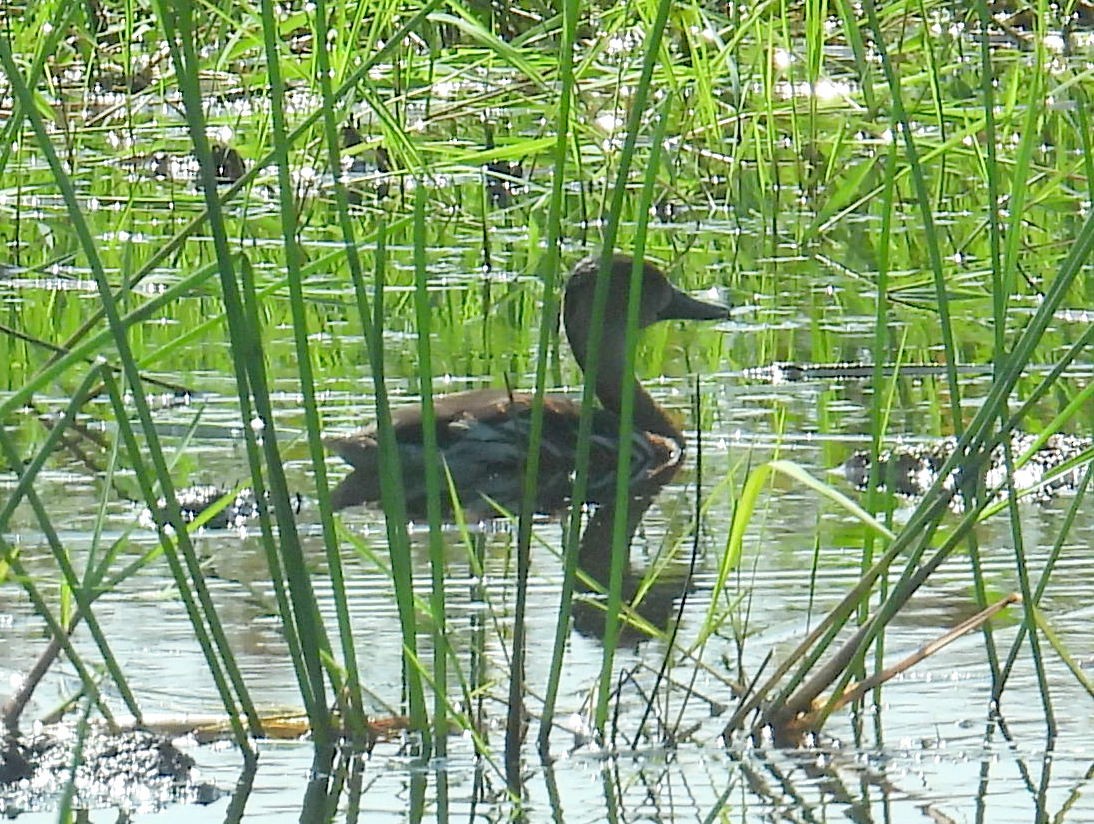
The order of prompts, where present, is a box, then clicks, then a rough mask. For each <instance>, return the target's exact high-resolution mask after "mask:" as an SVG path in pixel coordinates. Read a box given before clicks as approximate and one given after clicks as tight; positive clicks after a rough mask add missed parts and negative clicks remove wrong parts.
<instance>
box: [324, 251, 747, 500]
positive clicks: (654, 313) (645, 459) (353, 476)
mask: <svg viewBox="0 0 1094 824" xmlns="http://www.w3.org/2000/svg"><path fill="white" fill-rule="evenodd" d="M632 267H633V262H632V259H631V258H629V257H627V256H625V255H616V256H615V257H613V258H612V262H611V268H610V270H609V271H608V273H607V276H608V277H609V278H610V279H611V283H610V284H609V287H608V289H609V293H608V303H607V310H606V312H605V314H604V318H603V321H602V322H601V323H600V324H599V325H598V326H597V327H596V328H594V325H593V322H592V317H591V315H592V304H593V294H594V290H595V287H596V279H597V277H598V274H599V260H598V259H596V258H586V259H585V260H582V261H581V262H580V263H578V264H577V266H575V267H574V271H573V274H572V275H571V276H570V279H569V281H568V282H567V284H566V295H565V304H564V310H563V320H564V323H565V327H566V337H567V339H568V340H569V342H570V348H571V349H572V350H573V353H574V358H575V359H576V360H577V362H578V365H580V366H581V367H582V369H584V367H585V362H586V353H587V352H589V351H590V349H591V347H593V346H598V347H599V352H600V362H599V365H598V367H597V382H596V396H597V398H598V399H599V400H600V403H601V408H598V409H596V410H594V413H593V436H592V448H591V453H590V460H589V489H588V492H587V494H586V498H587V499H588V500H589V501H590V502H594V503H596V502H600V501H604V500H609V499H610V497H611V496H613V495H614V490H615V469H616V464H617V460H618V452H619V418H618V415H619V405H620V393H621V391H622V378H621V375H622V373H623V368H624V354H625V352H624V347H625V335H626V322H627V321H626V316H627V300H628V295H629V294H630V279H631V270H632ZM727 312H728V310H727V309H726V308H725V307H723V306H717V305H714V304H710V303H704V302H702V301H699V300H695V299H694V298H691V297H688V296H687V295H686V294H684V293H683V292H681V291H679V290H677V289H676V288H674V287H673V286H672V284H670V283H669V282H668V280H667V279H666V278H665V276H664V274H663V273H662V272H661V270H660V269H658V268H657V267H656V266H654V265H653V264H652V263H649V262H646V263H645V264H644V267H643V273H642V296H641V304H640V310H639V327H646V326H649V325H651V324H653V323H656V322H658V321H662V320H671V319H690V320H718V319H721V318H725V317H727ZM634 393H635V394H634V426H633V433H632V436H631V444H632V452H631V467H630V484H631V487H632V489H635V490H636V492H638V491H641V490H642V489H643V488H647V489H649V488H655V486H660V485H661V484H664V483H665V482H666V481H667V480H668V479H669V478H670V477H671V476H672V474H673V473H675V471H676V469H677V468H678V467H679V465H680V463H681V460H682V457H683V449H684V436H683V434H682V433H681V432H680V430H679V429H678V428H677V427H676V425H675V424H674V423H673V422H672V420H671V419H670V418H669V416H668V414H667V413H666V412H665V411H664V410H663V409H661V407H659V406H658V405H657V404H656V403H654V401H653V399H652V398H651V397H650V396H649V394H648V393H647V392H646V391H645V390H644V389H642V387H641V386H640V385H638V383H637V382H636V383H635V387H634ZM531 404H532V396H531V395H530V394H528V393H523V392H518V393H512V394H510V393H509V392H507V391H505V390H503V389H479V390H475V391H472V392H460V393H457V394H454V395H446V396H444V397H440V398H437V399H436V400H435V401H434V410H435V412H436V419H437V445H438V448H439V450H440V452H441V456H442V458H443V460H444V464H445V466H447V468H448V471H449V473H450V474H451V476H452V482H453V485H454V486H455V489H456V491H457V494H458V496H459V499H460V503H461V505H462V506H463V507H464V509H465V511H466V513H467V515H468V517H471V518H477V517H491V516H493V515H496V514H497V511H496V510H495V508H494V506H493V505H492V504H491V503H490V501H491V500H493V501H496V502H497V503H498V504H500V505H501V506H503V507H504V508H506V509H508V510H510V511H516V510H517V509H518V507H519V505H520V492H521V479H522V473H523V471H524V461H525V458H526V456H527V454H528V432H529V428H530V425H531ZM580 414H581V404H580V402H577V401H574V400H572V399H571V398H568V397H566V396H563V395H547V396H546V397H545V399H544V419H543V420H544V430H543V438H542V441H541V447H540V469H539V484H538V489H537V495H536V510H537V511H538V512H545V513H550V512H555V511H557V510H559V509H561V508H562V507H564V506H566V505H567V503H568V502H569V497H570V487H571V482H572V477H573V472H574V454H575V451H576V446H577V432H578V419H579V416H580ZM392 423H393V426H394V430H395V438H396V441H397V443H398V446H399V457H400V462H401V465H402V473H403V485H404V488H405V495H406V506H407V514H408V515H409V516H410V517H411V518H421V517H424V515H425V511H426V492H425V480H424V476H425V472H424V460H425V457H424V449H423V439H422V415H421V408H420V407H407V408H403V409H399V410H396V411H395V412H393V414H392ZM326 443H327V446H328V447H329V448H330V449H331V450H332V451H333V452H335V453H336V454H337V455H339V456H340V457H341V458H342V459H343V460H345V461H346V463H348V464H349V465H350V466H352V467H353V471H352V472H351V473H350V474H349V475H348V476H347V477H346V478H345V479H344V480H343V481H342V482H341V483H340V484H339V485H338V486H337V488H335V490H334V491H333V493H332V496H331V501H332V503H333V505H334V508H335V509H342V508H344V507H347V506H354V505H356V504H361V503H371V502H377V501H379V499H380V479H379V457H380V455H379V445H378V443H377V440H376V430H375V427H369V428H366V429H362V430H359V431H357V432H355V433H353V434H351V435H347V436H344V437H335V438H330V439H328V440H327V441H326ZM442 499H443V500H442V506H443V508H444V511H445V512H446V513H451V511H452V507H451V501H449V496H448V495H447V493H442Z"/></svg>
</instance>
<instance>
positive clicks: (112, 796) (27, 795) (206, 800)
mask: <svg viewBox="0 0 1094 824" xmlns="http://www.w3.org/2000/svg"><path fill="white" fill-rule="evenodd" d="M77 748H79V752H80V758H79V761H78V765H77V766H76V773H75V775H74V776H73V775H72V764H73V761H74V760H75V753H76V751H77ZM193 766H194V760H193V759H192V758H190V756H188V755H186V754H185V753H184V752H182V751H181V750H179V749H178V748H177V747H176V746H175V745H174V744H173V743H172V741H171V740H170V739H168V738H165V737H163V736H160V735H155V734H153V733H150V732H144V731H141V730H129V731H126V732H120V733H111V732H109V731H108V730H107V729H106V728H105V727H101V726H97V725H92V726H91V727H89V728H88V729H86V730H83V731H81V730H79V729H78V728H77V727H75V726H73V725H71V724H52V725H49V726H45V727H43V728H41V729H40V730H38V731H37V732H35V733H34V734H33V735H28V736H16V735H8V736H5V737H4V743H3V747H2V748H0V813H2V814H3V815H4V817H6V818H15V817H16V816H18V815H20V814H21V813H25V812H42V811H47V810H52V809H55V808H56V807H57V805H58V803H59V802H60V799H61V794H62V792H63V791H64V788H65V787H67V786H68V785H69V783H70V782H71V784H72V785H73V787H74V788H75V792H76V795H75V798H74V806H75V807H76V808H77V809H82V810H88V809H102V808H107V807H112V808H116V809H119V810H121V811H123V812H125V813H134V812H154V811H156V810H160V809H163V807H165V806H166V805H167V804H175V803H183V804H210V803H212V802H214V801H216V800H217V799H219V798H220V797H221V796H222V795H223V791H222V790H220V789H219V788H217V787H216V786H215V785H213V784H209V783H205V782H200V781H195V780H194V778H193V776H192V775H191V770H192V768H193ZM126 820H127V819H126Z"/></svg>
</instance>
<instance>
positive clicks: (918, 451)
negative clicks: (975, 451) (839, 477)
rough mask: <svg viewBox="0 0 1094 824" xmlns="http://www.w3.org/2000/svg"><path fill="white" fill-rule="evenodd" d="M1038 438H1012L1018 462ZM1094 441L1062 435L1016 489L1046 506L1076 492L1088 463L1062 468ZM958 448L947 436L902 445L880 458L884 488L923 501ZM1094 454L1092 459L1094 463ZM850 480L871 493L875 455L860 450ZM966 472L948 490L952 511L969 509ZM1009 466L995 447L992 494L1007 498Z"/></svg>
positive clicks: (1018, 474) (1019, 476)
mask: <svg viewBox="0 0 1094 824" xmlns="http://www.w3.org/2000/svg"><path fill="white" fill-rule="evenodd" d="M1036 439H1037V436H1035V435H1030V434H1027V433H1024V432H1014V433H1013V434H1012V435H1011V441H1010V448H1011V453H1012V455H1013V457H1014V458H1015V459H1017V458H1018V457H1019V456H1021V455H1023V454H1024V453H1025V452H1026V451H1028V450H1029V449H1030V448H1031V447H1032V446H1033V444H1034V441H1036ZM1092 447H1094V441H1092V440H1091V439H1090V438H1080V437H1077V436H1075V435H1064V434H1056V435H1051V436H1049V438H1048V440H1046V441H1045V443H1044V444H1043V445H1042V446H1041V447H1040V448H1039V449H1038V450H1037V451H1036V452H1034V453H1033V454H1032V455H1031V456H1030V458H1029V460H1027V461H1026V462H1025V463H1024V464H1023V465H1022V466H1020V467H1018V468H1017V469H1015V471H1014V488H1015V489H1016V490H1018V491H1019V492H1021V493H1024V494H1023V497H1025V498H1028V499H1030V500H1034V501H1037V502H1040V503H1044V502H1046V501H1049V500H1051V499H1053V498H1055V497H1056V496H1057V495H1059V494H1060V493H1061V492H1070V491H1074V490H1075V489H1076V488H1077V487H1078V486H1079V482H1080V480H1081V479H1082V475H1083V472H1084V471H1085V463H1076V464H1075V465H1074V466H1072V467H1070V468H1069V469H1066V470H1064V471H1057V470H1058V469H1059V468H1060V467H1062V466H1064V465H1065V464H1068V463H1070V462H1072V461H1075V460H1076V459H1078V458H1080V456H1082V455H1083V453H1086V452H1090V451H1091V449H1092ZM956 449H957V438H954V437H949V438H943V439H942V440H940V441H935V442H933V443H928V444H899V445H897V446H894V447H892V448H891V449H886V450H884V451H883V452H882V453H881V454H880V455H879V456H878V463H879V466H878V470H879V471H878V488H879V489H889V490H892V492H893V493H894V494H896V495H901V496H904V497H908V498H921V497H923V495H925V494H926V493H927V490H928V489H930V488H931V486H932V485H934V483H935V481H937V480H938V477H939V473H940V472H941V470H942V467H943V466H944V465H945V464H946V462H947V461H948V460H949V459H950V457H951V456H952V455H953V454H954V451H955V450H956ZM1089 458H1090V456H1089V455H1087V459H1088V461H1089ZM843 473H844V477H846V478H847V481H848V482H849V483H851V484H852V485H853V486H855V487H856V488H857V489H859V490H862V491H865V490H866V489H867V487H868V485H869V481H870V453H869V452H868V451H866V450H859V451H858V452H855V453H854V454H853V455H851V457H850V458H848V459H847V460H846V461H845V462H844V464H843ZM961 475H962V472H961V468H960V467H958V469H956V470H954V471H953V472H951V473H950V475H949V477H947V478H946V480H945V482H944V483H943V488H944V489H946V490H948V491H951V492H955V493H957V494H955V495H954V498H953V502H952V503H951V507H952V508H953V509H954V510H956V511H961V510H963V509H964V499H963V498H962V496H961V493H960V490H961V487H962V485H963V483H964V479H963V478H962V477H961ZM1006 481H1007V466H1006V460H1005V457H1004V451H1003V447H1002V445H1000V446H998V447H996V448H995V450H994V451H993V452H992V456H991V464H990V466H989V467H988V469H987V473H986V475H985V484H986V487H987V489H989V490H997V492H998V494H999V495H1000V496H1002V495H1003V494H1005V492H1006V488H1007V483H1006Z"/></svg>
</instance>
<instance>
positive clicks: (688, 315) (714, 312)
mask: <svg viewBox="0 0 1094 824" xmlns="http://www.w3.org/2000/svg"><path fill="white" fill-rule="evenodd" d="M728 317H729V307H728V306H721V305H719V304H717V303H707V302H706V301H702V300H698V299H696V298H693V297H692V296H691V295H688V294H685V293H684V292H681V291H679V290H673V295H672V300H671V301H669V304H668V306H666V307H665V308H664V309H662V310H661V312H660V314H659V316H658V320H725V319H726V318H728Z"/></svg>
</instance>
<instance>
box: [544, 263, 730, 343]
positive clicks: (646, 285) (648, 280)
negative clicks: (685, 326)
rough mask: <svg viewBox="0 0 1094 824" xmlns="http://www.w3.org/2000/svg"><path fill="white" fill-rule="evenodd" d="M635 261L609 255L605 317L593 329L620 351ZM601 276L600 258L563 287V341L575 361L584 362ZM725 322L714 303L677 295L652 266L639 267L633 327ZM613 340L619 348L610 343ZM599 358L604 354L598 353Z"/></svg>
mask: <svg viewBox="0 0 1094 824" xmlns="http://www.w3.org/2000/svg"><path fill="white" fill-rule="evenodd" d="M633 269H634V259H633V258H631V257H630V256H628V255H614V256H613V257H612V260H611V266H610V268H609V269H608V271H607V273H606V276H607V277H608V278H610V282H609V284H608V302H607V305H606V307H605V309H604V317H603V319H602V320H601V321H600V322H599V324H597V326H598V328H599V329H600V330H602V331H601V333H600V336H599V337H600V340H601V341H602V342H604V343H607V344H608V345H615V346H620V345H621V336H622V334H623V333H624V331H625V330H626V328H627V303H628V300H629V299H630V293H631V272H632V270H633ZM599 275H600V258H598V257H587V258H585V259H584V260H582V261H581V262H579V263H578V264H577V265H576V266H575V267H574V271H573V274H572V275H571V276H570V280H569V281H568V282H567V284H566V300H565V305H564V307H563V322H564V323H565V325H566V337H567V338H568V339H569V341H570V346H571V348H572V349H573V350H574V354H575V355H576V356H577V358H578V360H579V361H583V360H584V356H585V352H586V351H587V346H588V342H589V340H590V338H593V339H594V340H595V339H596V337H597V336H595V335H593V334H592V333H593V325H594V323H593V296H594V294H595V292H596V282H597V278H598V276H599ZM727 317H729V309H728V308H727V307H725V306H719V305H717V304H714V303H706V302H704V301H701V300H696V299H695V298H693V297H691V296H690V295H687V294H685V293H684V292H681V291H680V290H679V289H677V288H676V287H675V286H673V285H672V284H671V283H669V280H668V278H666V277H665V273H664V272H662V271H661V270H660V269H659V268H657V266H655V265H654V264H652V263H650V262H649V261H644V262H643V264H642V295H641V303H640V304H639V309H638V327H639V328H640V329H641V328H645V327H647V326H650V325H651V324H654V323H657V322H658V321H662V320H723V319H725V318H727ZM615 335H618V336H620V337H619V338H617V340H619V341H620V342H619V343H615V342H614V341H613V342H611V343H609V342H608V340H607V339H608V338H610V337H613V336H615ZM602 354H604V353H602Z"/></svg>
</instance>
